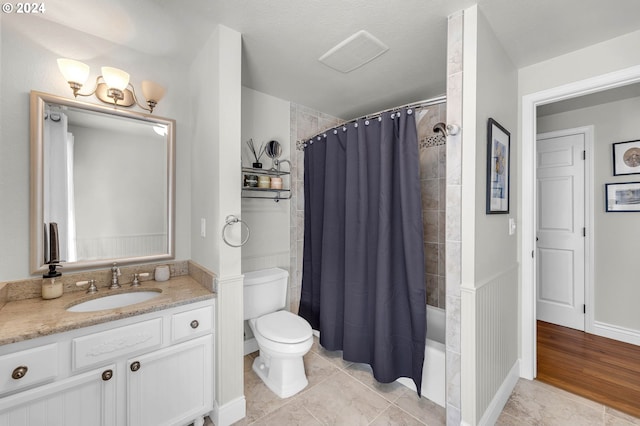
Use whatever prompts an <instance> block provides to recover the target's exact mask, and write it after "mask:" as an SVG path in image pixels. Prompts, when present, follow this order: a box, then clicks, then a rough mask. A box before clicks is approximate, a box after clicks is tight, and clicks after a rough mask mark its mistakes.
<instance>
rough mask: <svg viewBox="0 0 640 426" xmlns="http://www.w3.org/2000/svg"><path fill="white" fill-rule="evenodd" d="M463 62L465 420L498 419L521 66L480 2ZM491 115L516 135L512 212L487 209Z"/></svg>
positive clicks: (508, 365) (468, 13)
mask: <svg viewBox="0 0 640 426" xmlns="http://www.w3.org/2000/svg"><path fill="white" fill-rule="evenodd" d="M463 66H464V71H463V73H464V79H463V123H462V129H463V134H462V138H463V139H462V149H463V151H462V165H463V166H464V167H463V168H462V217H461V225H462V283H461V285H462V290H461V293H462V305H461V333H462V353H461V356H462V373H461V379H462V385H461V386H462V389H461V393H462V421H463V423H464V424H469V425H473V424H478V423H485V422H488V423H491V420H493V421H495V418H493V417H492V416H495V412H496V410H498V411H497V412H498V413H499V410H501V408H502V407H501V406H500V407H498V406H499V405H500V404H499V403H496V402H495V401H496V400H500V399H501V398H504V397H503V396H502V395H500V394H499V392H500V391H501V388H502V387H503V386H504V383H505V382H508V379H509V375H510V373H511V372H512V370H513V367H514V365H515V364H516V363H517V358H518V338H517V337H518V336H517V321H518V316H517V303H518V299H517V295H518V282H517V270H518V269H517V268H518V263H517V257H516V252H517V250H516V249H517V240H516V237H515V235H509V233H508V220H509V218H510V217H514V216H515V215H516V213H517V204H516V202H515V195H516V194H515V190H514V187H515V186H516V185H517V179H516V161H515V158H516V157H515V154H516V152H517V143H516V139H515V135H517V130H518V129H517V102H516V99H517V87H518V83H517V70H516V68H515V66H514V65H513V63H512V62H511V60H510V59H509V57H508V56H507V54H506V53H505V51H504V50H503V48H502V46H501V45H500V43H499V42H498V40H497V38H496V36H495V34H494V33H493V31H492V29H491V27H490V26H489V24H488V22H487V21H486V19H485V18H484V16H483V15H482V12H481V11H479V10H478V8H477V6H474V7H472V8H469V9H466V10H465V11H464V59H463ZM489 117H493V118H494V119H495V120H497V121H498V122H499V123H500V124H501V125H502V126H503V127H505V128H506V129H507V130H508V131H510V132H511V135H512V138H511V144H510V145H511V163H510V164H511V203H510V212H509V214H508V215H507V214H497V215H487V214H486V213H485V197H486V173H487V120H488V118H489ZM509 392H510V389H509ZM505 401H506V400H505ZM492 409H493V411H492ZM496 418H497V417H496ZM487 419H491V420H487Z"/></svg>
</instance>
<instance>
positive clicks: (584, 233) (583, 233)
mask: <svg viewBox="0 0 640 426" xmlns="http://www.w3.org/2000/svg"><path fill="white" fill-rule="evenodd" d="M582 236H583V237H586V236H587V228H582Z"/></svg>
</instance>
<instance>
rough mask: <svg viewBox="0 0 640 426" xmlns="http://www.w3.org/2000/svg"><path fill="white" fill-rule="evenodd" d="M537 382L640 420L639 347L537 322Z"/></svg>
mask: <svg viewBox="0 0 640 426" xmlns="http://www.w3.org/2000/svg"><path fill="white" fill-rule="evenodd" d="M537 337H538V353H537V356H538V377H537V379H538V380H540V381H542V382H545V383H548V384H550V385H553V386H556V387H558V388H561V389H564V390H566V391H569V392H572V393H575V394H578V395H581V396H584V397H585V398H589V399H591V400H593V401H597V402H599V403H601V404H604V405H608V406H610V407H612V408H615V409H617V410H620V411H623V412H625V413H628V414H631V415H633V416H635V417H640V346H636V345H631V344H628V343H623V342H619V341H617V340H611V339H607V338H604V337H600V336H595V335H593V334H587V333H584V332H582V331H578V330H573V329H571V328H566V327H561V326H558V325H554V324H550V323H547V322H543V321H538V332H537Z"/></svg>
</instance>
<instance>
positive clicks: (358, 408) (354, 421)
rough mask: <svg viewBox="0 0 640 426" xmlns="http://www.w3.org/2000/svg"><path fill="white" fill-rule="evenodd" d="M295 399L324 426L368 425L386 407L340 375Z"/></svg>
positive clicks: (383, 402) (351, 378) (383, 400)
mask: <svg viewBox="0 0 640 426" xmlns="http://www.w3.org/2000/svg"><path fill="white" fill-rule="evenodd" d="M299 399H300V401H301V402H302V403H303V405H304V407H305V408H306V409H307V410H308V411H309V412H310V413H311V414H312V415H313V416H314V417H315V418H317V419H318V420H320V421H321V422H322V423H323V424H327V425H349V426H356V425H368V424H369V423H370V422H372V421H373V420H374V419H375V418H376V417H377V416H378V415H380V414H381V413H382V412H383V411H384V410H385V409H386V408H387V407H389V405H390V403H389V402H388V401H387V400H385V399H384V398H382V397H381V396H379V395H378V394H377V393H375V392H374V391H372V390H371V389H369V388H367V387H366V386H365V385H363V384H362V383H360V382H358V381H357V380H355V379H354V378H353V377H351V376H349V375H348V374H346V373H344V372H342V371H337V372H336V373H334V374H333V375H331V376H330V377H329V378H327V380H325V381H323V382H322V383H320V384H318V385H316V386H314V387H313V388H311V389H310V390H309V391H307V392H304V393H302V394H300V396H299Z"/></svg>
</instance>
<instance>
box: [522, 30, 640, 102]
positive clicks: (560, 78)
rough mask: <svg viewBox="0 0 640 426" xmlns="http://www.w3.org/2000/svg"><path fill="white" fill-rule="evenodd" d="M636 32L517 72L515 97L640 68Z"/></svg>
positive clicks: (639, 41) (638, 39)
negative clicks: (517, 94)
mask: <svg viewBox="0 0 640 426" xmlns="http://www.w3.org/2000/svg"><path fill="white" fill-rule="evenodd" d="M638 45H640V31H635V32H632V33H629V34H625V35H623V36H620V37H616V38H613V39H611V40H607V41H604V42H602V43H597V44H594V45H592V46H589V47H586V48H584V49H580V50H576V51H574V52H571V53H568V54H566V55H562V56H558V57H555V58H553V59H549V60H547V61H543V62H539V63H537V64H533V65H530V66H528V67H524V68H520V69H519V70H518V86H519V95H520V96H519V97H520V98H521V97H522V96H524V95H527V94H530V93H536V92H540V91H542V90H546V89H550V88H553V87H558V86H561V85H564V84H569V83H572V82H575V81H580V80H584V79H587V78H590V77H595V76H599V75H602V74H606V73H609V72H613V71H617V70H621V69H624V68H629V67H632V66H635V65H638V64H640V49H638Z"/></svg>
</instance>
